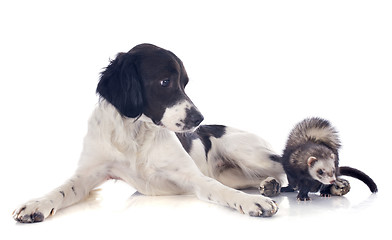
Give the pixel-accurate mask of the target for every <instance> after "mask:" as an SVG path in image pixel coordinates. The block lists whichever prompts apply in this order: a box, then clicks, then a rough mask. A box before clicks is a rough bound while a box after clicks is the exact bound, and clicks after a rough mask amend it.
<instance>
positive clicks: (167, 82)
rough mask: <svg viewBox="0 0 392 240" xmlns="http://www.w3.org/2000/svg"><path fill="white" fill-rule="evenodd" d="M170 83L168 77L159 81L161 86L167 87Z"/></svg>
mask: <svg viewBox="0 0 392 240" xmlns="http://www.w3.org/2000/svg"><path fill="white" fill-rule="evenodd" d="M169 84H170V80H169V79H165V80H162V81H161V86H162V87H168V86H169Z"/></svg>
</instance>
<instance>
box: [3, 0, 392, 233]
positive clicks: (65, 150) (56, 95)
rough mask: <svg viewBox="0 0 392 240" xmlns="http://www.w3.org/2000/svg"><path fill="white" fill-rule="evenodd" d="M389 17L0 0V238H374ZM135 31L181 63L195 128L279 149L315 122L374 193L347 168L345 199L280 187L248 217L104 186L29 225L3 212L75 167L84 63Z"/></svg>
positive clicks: (121, 44) (88, 87) (104, 55)
mask: <svg viewBox="0 0 392 240" xmlns="http://www.w3.org/2000/svg"><path fill="white" fill-rule="evenodd" d="M391 12H392V7H391V3H390V2H389V1H245V0H244V1H238V3H237V2H233V1H194V2H193V3H190V2H187V1H156V2H154V1H112V0H111V1H107V2H101V1H62V2H60V1H17V0H15V1H7V2H6V1H2V2H1V4H0V31H1V38H0V53H1V54H0V84H1V86H0V89H1V90H0V91H1V93H0V109H1V117H0V121H1V122H0V123H1V124H0V141H1V142H0V146H1V149H0V151H1V154H0V158H1V159H0V161H1V168H0V169H1V174H0V178H1V179H0V184H1V187H0V190H1V197H0V201H1V204H0V226H1V227H0V228H1V229H2V230H1V231H0V236H1V237H0V238H2V239H5V238H4V237H3V236H8V238H12V239H22V238H29V239H54V238H56V239H81V238H82V237H87V239H93V238H98V237H100V239H103V237H106V238H108V237H110V239H114V238H112V236H114V237H119V238H124V239H125V238H129V239H131V238H136V237H139V238H140V237H141V238H147V237H151V238H150V239H152V238H153V237H154V238H164V239H167V237H172V238H173V239H174V238H181V239H184V238H185V237H186V238H188V237H190V238H203V239H204V238H207V239H209V238H211V237H215V238H217V237H219V239H225V238H229V237H230V238H231V239H235V238H241V239H245V238H258V239H262V238H273V237H275V238H276V237H279V236H283V235H286V236H290V237H292V238H294V239H295V238H307V237H314V238H318V239H319V238H332V237H333V238H334V237H348V236H351V235H354V236H364V237H367V236H368V237H369V236H372V235H377V236H378V238H382V237H380V236H383V237H385V238H387V235H386V234H384V232H385V233H386V232H387V231H388V229H387V227H388V226H387V225H389V224H387V222H386V221H387V220H385V219H388V218H389V217H390V215H391V213H392V212H391V208H390V204H389V202H390V199H391V196H392V194H391V193H390V192H389V188H390V187H389V185H390V183H389V175H390V174H391V170H390V169H391V167H392V166H391V161H392V157H391V150H390V149H391V140H390V139H391V135H392V127H391V126H392V114H391V103H392V94H391V89H392V87H391V85H390V82H391V80H392V44H391V43H392V14H391ZM144 42H148V43H153V44H156V45H158V46H161V47H163V48H166V49H169V50H171V51H173V52H174V53H175V54H176V55H177V56H178V57H180V58H181V59H182V60H183V62H184V64H185V67H186V69H187V72H188V75H189V77H190V84H189V85H188V87H187V92H188V95H189V96H190V97H191V98H192V99H193V101H194V103H195V104H196V105H197V106H198V108H199V109H200V110H201V111H202V113H203V114H204V116H205V122H204V123H219V124H226V125H230V126H233V127H237V128H241V129H244V130H247V131H251V132H254V133H256V134H258V135H260V136H261V137H263V138H264V139H266V140H268V141H269V142H270V143H271V144H272V145H273V146H274V148H275V149H276V151H278V152H281V151H282V149H283V147H284V144H285V141H286V138H287V135H288V133H289V131H290V130H291V128H292V127H293V125H294V124H296V123H297V122H298V121H300V120H302V119H303V118H305V117H309V116H320V117H324V118H327V119H329V120H330V121H331V122H332V123H333V124H334V125H335V126H336V128H337V129H338V130H339V132H340V136H341V140H342V142H343V148H342V150H341V153H340V158H341V165H350V166H353V167H357V168H359V169H361V170H363V171H365V172H366V173H368V174H369V175H370V176H372V177H373V178H374V180H375V181H376V182H377V184H378V185H379V190H380V192H379V193H378V194H376V195H371V194H370V192H369V191H368V189H367V188H366V187H365V186H364V185H363V184H362V183H360V182H358V181H356V180H353V179H350V181H351V183H352V190H351V192H350V193H349V194H348V195H347V196H346V197H342V198H336V197H335V198H331V199H320V198H319V197H318V196H317V195H312V198H313V201H312V202H309V203H297V201H296V200H295V195H292V194H285V195H282V196H280V197H278V198H275V200H276V201H277V202H278V203H279V206H280V210H279V212H278V213H277V215H276V216H274V217H273V218H268V219H258V218H250V217H247V216H244V215H241V214H239V213H237V212H234V211H232V210H230V209H227V208H224V207H220V206H216V205H213V204H210V203H204V202H201V201H198V200H197V199H195V198H194V197H192V196H182V197H178V196H173V197H145V196H141V195H139V194H137V193H136V194H134V192H135V190H134V189H132V188H131V187H129V186H127V185H125V184H123V183H121V182H117V183H114V182H109V183H108V184H105V185H104V186H103V187H102V190H101V191H99V192H95V193H94V194H92V196H91V198H90V199H89V200H87V201H85V202H83V203H82V204H80V205H79V206H76V207H71V208H68V209H65V210H64V211H60V212H58V214H57V215H56V216H55V217H53V218H50V219H48V220H47V221H46V222H44V223H41V224H32V225H22V224H17V223H15V222H14V221H13V219H12V218H11V213H12V211H13V209H14V208H15V207H16V206H17V205H18V204H21V203H23V202H24V201H27V200H29V199H30V198H33V197H39V196H40V195H41V194H44V193H46V192H47V191H49V190H51V189H52V188H54V187H56V186H58V185H59V184H61V183H62V182H63V181H64V180H65V179H67V178H68V177H69V176H71V174H72V172H73V171H74V169H75V167H76V164H77V160H78V156H79V153H80V152H81V147H82V141H83V137H84V134H85V133H86V131H87V128H86V127H87V120H88V117H89V115H90V113H91V112H92V110H93V108H94V107H95V105H96V103H97V100H98V98H97V96H96V95H95V87H96V83H97V81H98V78H99V72H100V71H101V70H102V68H103V67H105V66H106V65H107V64H108V60H109V58H114V57H115V55H116V54H117V53H118V52H122V51H123V52H125V51H128V50H129V49H130V48H132V47H133V46H135V45H137V44H139V43H144ZM388 232H389V231H388ZM10 236H12V237H10ZM165 237H166V238H165Z"/></svg>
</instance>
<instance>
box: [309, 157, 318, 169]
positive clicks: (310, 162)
mask: <svg viewBox="0 0 392 240" xmlns="http://www.w3.org/2000/svg"><path fill="white" fill-rule="evenodd" d="M316 161H317V158H315V157H313V156H312V157H309V158H308V166H309V167H312V166H313V165H314V163H315V162H316Z"/></svg>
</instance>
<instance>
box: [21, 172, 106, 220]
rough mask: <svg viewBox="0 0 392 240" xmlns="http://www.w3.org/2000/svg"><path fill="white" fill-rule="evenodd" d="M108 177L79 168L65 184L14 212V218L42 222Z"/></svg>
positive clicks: (82, 196) (77, 200)
mask: <svg viewBox="0 0 392 240" xmlns="http://www.w3.org/2000/svg"><path fill="white" fill-rule="evenodd" d="M105 178H106V175H105V174H104V172H102V171H100V170H99V169H95V171H91V170H89V171H83V170H79V171H77V172H76V173H75V175H74V176H73V177H71V178H70V179H69V180H67V181H66V182H65V183H64V184H63V185H61V186H60V187H58V188H56V189H54V190H53V191H51V192H49V193H48V194H46V195H45V196H43V197H41V198H37V199H33V200H31V201H29V202H27V203H25V204H23V205H21V206H20V207H19V208H17V209H16V210H15V211H14V212H13V218H14V219H15V220H16V221H18V222H21V223H34V222H42V221H43V220H45V219H46V218H47V217H49V216H51V215H54V214H55V213H56V211H57V210H59V209H62V208H65V207H67V206H70V205H72V204H74V203H77V202H79V201H81V200H83V199H84V198H85V197H86V196H87V195H88V194H89V192H90V191H91V190H92V189H93V188H95V187H97V186H98V185H99V184H100V183H102V182H103V181H104V180H105Z"/></svg>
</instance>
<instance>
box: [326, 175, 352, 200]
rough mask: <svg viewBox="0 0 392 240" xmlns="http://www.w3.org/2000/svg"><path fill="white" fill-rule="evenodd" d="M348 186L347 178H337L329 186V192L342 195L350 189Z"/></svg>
mask: <svg viewBox="0 0 392 240" xmlns="http://www.w3.org/2000/svg"><path fill="white" fill-rule="evenodd" d="M350 188H351V187H350V183H349V182H348V181H347V180H345V179H342V178H338V179H336V181H335V183H334V184H333V185H332V187H331V194H332V195H334V196H343V195H346V194H347V193H348V192H349V191H350Z"/></svg>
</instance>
